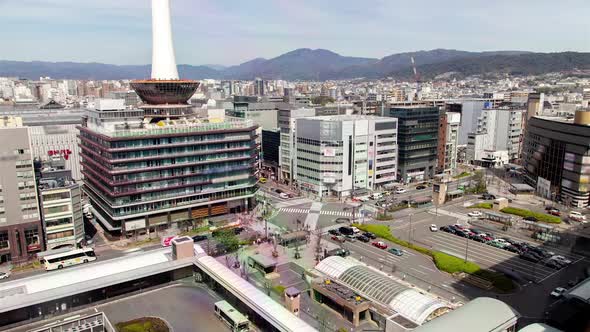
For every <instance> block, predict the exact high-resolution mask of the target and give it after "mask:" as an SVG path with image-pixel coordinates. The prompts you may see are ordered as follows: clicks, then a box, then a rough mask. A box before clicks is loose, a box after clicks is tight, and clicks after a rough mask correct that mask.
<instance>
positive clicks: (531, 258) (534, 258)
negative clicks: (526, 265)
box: [519, 252, 539, 263]
mask: <svg viewBox="0 0 590 332" xmlns="http://www.w3.org/2000/svg"><path fill="white" fill-rule="evenodd" d="M519 257H520V258H522V259H524V260H525V261H529V262H533V263H538V262H539V259H538V258H537V256H535V255H532V254H531V253H530V252H524V253H522V254H520V256H519Z"/></svg>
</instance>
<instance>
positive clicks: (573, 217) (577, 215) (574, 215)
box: [568, 211, 586, 222]
mask: <svg viewBox="0 0 590 332" xmlns="http://www.w3.org/2000/svg"><path fill="white" fill-rule="evenodd" d="M568 217H569V218H570V219H571V220H574V221H579V222H584V221H586V216H585V215H583V214H581V213H580V212H577V211H572V212H570V214H569V216H568Z"/></svg>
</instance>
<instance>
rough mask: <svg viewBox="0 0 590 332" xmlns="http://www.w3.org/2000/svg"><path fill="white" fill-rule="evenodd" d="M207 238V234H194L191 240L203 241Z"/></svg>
mask: <svg viewBox="0 0 590 332" xmlns="http://www.w3.org/2000/svg"><path fill="white" fill-rule="evenodd" d="M205 240H207V235H195V236H193V242H199V241H205Z"/></svg>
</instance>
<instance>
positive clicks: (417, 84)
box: [410, 56, 421, 100]
mask: <svg viewBox="0 0 590 332" xmlns="http://www.w3.org/2000/svg"><path fill="white" fill-rule="evenodd" d="M410 60H412V70H414V79H415V80H416V100H417V99H418V96H419V95H420V94H419V93H420V83H421V82H420V75H418V71H417V70H416V61H414V56H411V57H410Z"/></svg>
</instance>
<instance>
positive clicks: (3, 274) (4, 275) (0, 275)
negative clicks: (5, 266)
mask: <svg viewBox="0 0 590 332" xmlns="http://www.w3.org/2000/svg"><path fill="white" fill-rule="evenodd" d="M8 277H10V272H0V280H2V279H8Z"/></svg>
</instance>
